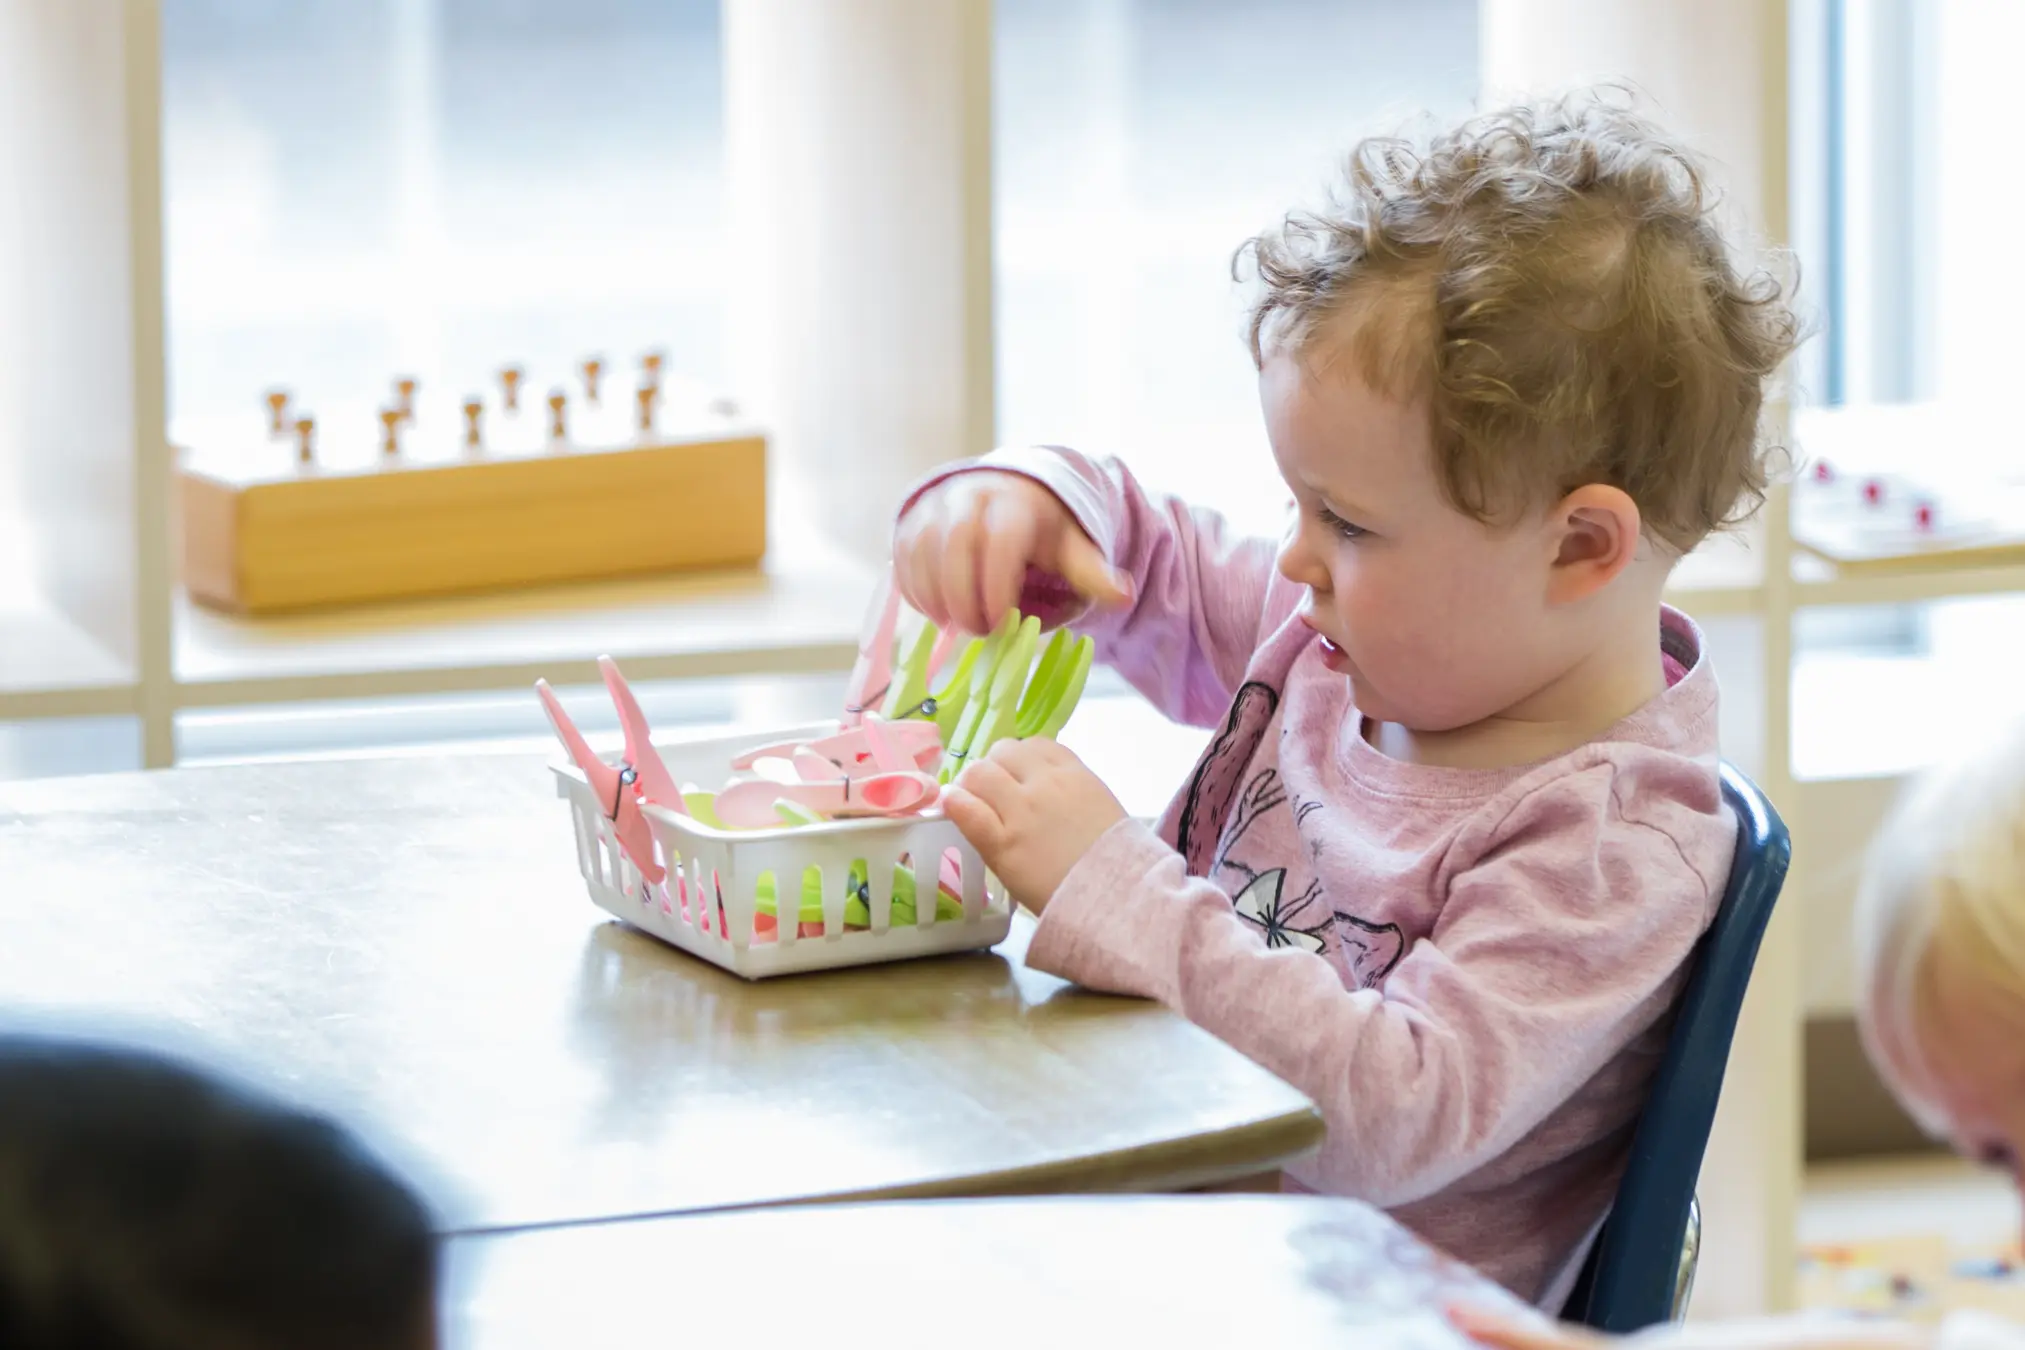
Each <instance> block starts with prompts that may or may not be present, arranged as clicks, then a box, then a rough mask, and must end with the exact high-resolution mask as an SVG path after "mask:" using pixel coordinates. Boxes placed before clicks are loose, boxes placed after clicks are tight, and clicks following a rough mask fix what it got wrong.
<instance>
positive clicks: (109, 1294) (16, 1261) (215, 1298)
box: [0, 1033, 438, 1350]
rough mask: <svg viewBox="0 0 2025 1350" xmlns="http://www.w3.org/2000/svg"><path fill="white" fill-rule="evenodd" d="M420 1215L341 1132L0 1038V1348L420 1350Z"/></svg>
mask: <svg viewBox="0 0 2025 1350" xmlns="http://www.w3.org/2000/svg"><path fill="white" fill-rule="evenodd" d="M437 1264H438V1251H437V1244H436V1239H435V1236H434V1234H433V1225H432V1223H431V1221H430V1215H429V1213H428V1211H427V1209H426V1208H425V1207H424V1205H423V1203H422V1202H421V1200H420V1199H419V1198H418V1197H417V1196H416V1195H415V1194H414V1192H412V1191H411V1190H410V1189H409V1188H408V1186H407V1185H406V1184H404V1183H403V1182H402V1181H401V1180H399V1179H398V1178H396V1177H395V1176H394V1175H393V1174H392V1173H391V1172H390V1171H389V1170H388V1169H387V1167H386V1166H384V1165H383V1164H382V1163H381V1162H379V1161H378V1160H377V1159H376V1158H374V1157H372V1156H371V1155H370V1154H368V1153H367V1152H366V1150H365V1148H364V1147H363V1145H362V1144H361V1143H360V1142H359V1141H358V1140H357V1139H355V1138H354V1137H353V1136H352V1134H351V1133H350V1132H348V1131H347V1130H345V1129H344V1128H342V1127H341V1126H339V1125H338V1124H336V1123H335V1122H333V1121H331V1120H328V1119H325V1118H323V1117H320V1116H317V1115H314V1114H310V1113H307V1112H304V1111H301V1110H297V1109H295V1108H292V1107H290V1106H287V1105H285V1104H283V1103H281V1102H278V1101H274V1100H271V1099H269V1098H267V1097H265V1096H263V1095H262V1094H260V1093H258V1092H256V1091H254V1090H253V1089H251V1088H250V1087H246V1086H242V1085H239V1084H235V1083H232V1082H229V1081H227V1080H226V1079H225V1078H224V1077H222V1076H221V1075H218V1074H216V1073H213V1072H211V1071H208V1070H205V1069H202V1068H198V1067H196V1066H195V1065H192V1064H188V1063H183V1062H178V1061H177V1060H176V1059H174V1058H172V1057H169V1056H166V1055H163V1054H159V1053H156V1052H153V1051H148V1050H140V1049H131V1048H125V1047H121V1046H116V1045H110V1044H103V1043H98V1042H93V1041H88V1040H76V1039H63V1038H59V1037H53V1036H42V1035H24V1034H14V1033H0V1346H6V1347H8V1348H9V1350H84V1348H85V1347H91V1350H129V1348H131V1350H185V1347H188V1348H189V1350H196V1347H199V1346H202V1347H205V1348H206V1350H269V1348H270V1347H273V1350H281V1347H292V1348H294V1350H364V1348H365V1347H368V1346H370V1347H395V1348H397V1350H408V1348H409V1347H415V1348H416V1350H420V1348H421V1347H425V1346H429V1345H433V1344H434V1340H435V1334H434V1323H435V1309H434V1305H435V1293H436V1277H437Z"/></svg>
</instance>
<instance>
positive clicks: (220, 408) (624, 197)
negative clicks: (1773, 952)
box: [0, 0, 2025, 778]
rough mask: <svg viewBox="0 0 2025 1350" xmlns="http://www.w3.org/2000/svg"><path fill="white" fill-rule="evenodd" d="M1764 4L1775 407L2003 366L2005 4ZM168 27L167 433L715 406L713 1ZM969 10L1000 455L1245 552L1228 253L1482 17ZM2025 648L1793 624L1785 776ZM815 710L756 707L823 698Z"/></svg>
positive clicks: (1858, 752)
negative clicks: (1782, 368) (1033, 455)
mask: <svg viewBox="0 0 2025 1350" xmlns="http://www.w3.org/2000/svg"><path fill="white" fill-rule="evenodd" d="M1792 12H1793V40H1792V58H1793V62H1794V66H1793V154H1792V178H1793V184H1794V196H1793V202H1792V219H1793V233H1794V242H1795V246H1796V248H1797V250H1798V253H1799V255H1800V262H1801V269H1802V275H1803V279H1804V291H1803V295H1804V296H1805V297H1806V299H1807V303H1808V307H1809V311H1810V314H1811V315H1812V317H1813V319H1814V321H1815V323H1816V326H1817V336H1816V338H1815V340H1814V341H1813V342H1812V343H1810V345H1809V347H1808V349H1807V350H1806V352H1805V353H1804V354H1803V358H1802V361H1801V363H1800V366H1799V371H1798V383H1797V390H1796V392H1797V397H1798V399H1799V401H1800V402H1801V403H1802V404H1803V405H1817V406H1818V405H1858V406H1860V405H1865V404H1871V403H1889V402H1895V401H1903V400H1907V399H1918V398H1927V397H1932V396H1935V395H1936V394H1941V393H1948V392H1951V391H1952V392H1954V393H1957V394H1959V393H1960V392H1961V391H1962V390H1964V389H1973V388H1975V387H1977V386H1978V382H1987V381H1989V380H1992V379H1999V378H2001V374H2000V372H2001V371H2002V370H2004V369H2007V368H2008V363H2009V357H2008V355H2007V353H2008V350H2009V348H2010V346H2011V342H2010V337H2009V332H2008V324H2007V323H2005V322H2004V321H2003V316H2004V315H2006V314H2008V313H2010V312H2014V310H2013V309H2011V308H2007V307H2006V306H2007V304H2008V303H2009V302H2008V301H2005V302H2003V303H1999V301H2003V297H2004V296H2006V295H2008V294H2009V290H2008V289H2006V288H2019V286H2020V283H2015V282H2011V281H2008V280H2005V279H2003V278H1997V279H1995V280H1993V279H1991V278H1989V277H1986V276H1983V275H1981V274H1980V273H1979V272H1977V271H1974V270H1971V269H1970V268H1969V267H1968V266H1967V265H1965V262H1964V260H1965V259H1973V258H1974V257H1976V256H1977V250H1979V249H1981V248H1983V247H1984V246H1985V245H1986V244H1987V240H1988V231H1989V230H1990V229H1991V228H1994V226H1993V225H1992V224H1991V222H1993V221H2001V220H2005V219H2009V218H2011V217H2010V215H2009V214H2008V196H2007V195H2006V194H2011V193H2015V192H2016V191H2017V189H2016V188H2015V187H2014V186H2012V185H2011V184H2010V183H2009V180H2008V178H2007V177H2006V176H2004V175H1990V174H1982V173H1977V172H1975V166H1976V165H1977V164H1979V163H1987V162H1989V157H1990V156H1991V155H1999V156H2001V154H2002V153H2004V152H2003V150H2002V147H2001V146H1999V145H1996V144H1994V143H1993V142H1992V140H1991V138H1992V137H1993V136H1999V135H2000V129H2001V127H2002V126H2003V125H2004V122H2003V118H2002V116H2001V110H1999V109H1996V108H1995V107H1993V106H1991V105H1992V100H1998V101H2001V94H2002V89H2003V88H2004V83H2003V80H2002V79H1998V78H1993V77H1992V72H1991V71H1990V70H1989V68H1988V67H1989V63H1990V62H1991V61H1993V60H1997V59H1998V58H1997V57H1994V56H1992V55H1991V53H1993V52H2003V51H2008V50H2013V49H2015V46H2016V39H2018V38H2021V37H2025V17H2020V14H2019V13H2018V12H2016V11H2015V9H2014V7H2005V6H1972V5H1949V6H1928V5H1923V4H1919V3H1915V2H1914V0H1879V3H1875V4H1867V5H1853V6H1852V5H1845V4H1844V3H1842V0H1795V3H1794V4H1793V6H1792ZM163 14H164V32H163V43H164V72H163V81H164V82H163V95H164V103H165V107H164V140H165V144H164V151H165V159H164V170H165V181H164V195H165V208H166V230H167V238H166V263H167V306H168V311H167V315H168V338H169V400H170V409H171V416H172V423H173V424H178V425H187V424H190V423H192V422H197V421H202V420H204V419H210V418H215V417H218V416H220V415H224V414H238V415H249V414H250V413H252V412H253V411H254V410H255V409H257V408H258V406H259V400H260V398H261V396H262V394H263V393H264V392H265V391H266V390H267V389H268V388H270V387H272V386H277V385H279V386H286V387H288V388H290V389H292V390H294V391H295V392H296V394H297V396H298V397H299V398H300V399H301V400H302V401H303V402H304V403H305V404H307V405H311V406H332V405H337V404H353V403H358V404H363V403H366V402H368V401H371V400H377V399H379V398H381V397H383V396H384V393H385V390H386V388H387V384H388V381H389V380H390V379H391V378H392V377H393V376H395V375H396V374H406V375H412V376H415V377H418V378H419V379H420V380H421V382H422V384H423V387H424V388H425V389H428V390H434V391H440V392H443V393H445V394H456V395H461V394H462V393H464V392H466V391H469V392H484V391H490V390H492V389H494V388H496V385H495V383H494V381H495V379H496V372H497V371H498V369H499V367H501V366H502V365H505V364H508V363H513V364H519V365H523V366H525V367H527V368H528V370H529V380H530V383H531V385H534V386H536V387H541V386H544V385H547V384H551V383H558V382H560V381H561V380H563V379H564V378H566V377H567V376H568V374H569V373H570V371H571V370H572V369H573V368H574V366H575V364H576V363H577V362H578V361H580V360H581V359H583V358H585V357H588V356H592V355H597V356H602V357H604V358H605V359H606V360H607V362H608V363H611V364H613V365H615V366H624V365H627V364H629V363H631V362H633V361H636V360H637V359H638V358H639V356H640V355H641V354H642V353H644V352H645V351H647V350H649V349H656V350H661V351H665V352H666V353H667V355H668V360H669V364H670V367H671V369H673V370H674V371H676V372H677V373H678V374H679V375H682V376H684V377H688V378H693V379H695V380H697V381H699V382H701V383H703V384H705V385H707V386H710V387H713V388H722V387H723V386H724V384H725V381H726V380H727V379H728V362H727V360H726V356H725V351H726V331H725V330H726V314H727V307H728V306H731V305H735V304H737V303H738V301H739V293H740V292H739V288H740V281H741V279H740V278H739V277H738V276H737V275H735V274H733V273H731V272H729V271H728V269H727V268H726V266H725V265H724V264H723V259H724V257H725V256H726V250H725V239H724V234H723V231H724V229H725V211H724V194H725V183H724V164H723V122H724V118H723V109H722V96H723V89H722V83H721V59H720V55H721V51H720V49H721V38H722V25H721V21H720V16H719V10H718V6H717V4H716V3H715V0H320V2H317V3H311V2H309V0H303V2H302V3H291V4H287V5H271V4H255V3H246V2H245V0H165V3H164V7H163ZM995 15H996V17H995V24H996V31H995V35H994V43H995V57H994V61H995V67H994V80H995V115H996V131H995V146H994V150H995V166H994V226H995V241H994V243H995V259H996V261H995V275H996V298H995V304H996V324H997V354H996V359H997V370H998V398H997V410H998V432H999V437H1000V439H1001V440H1004V441H1037V440H1044V441H1055V442H1066V443H1070V444H1074V445H1078V446H1082V447H1086V448H1089V449H1093V450H1097V451H1100V452H1106V453H1118V454H1122V455H1125V456H1127V457H1128V458H1130V459H1131V461H1132V462H1133V463H1134V465H1135V467H1137V468H1138V469H1140V470H1141V472H1142V473H1143V475H1144V476H1145V477H1146V478H1147V479H1149V480H1150V481H1151V482H1153V483H1154V484H1155V485H1157V486H1160V487H1164V488H1168V489H1172V490H1174V491H1177V492H1180V493H1183V494H1184V495H1187V496H1190V497H1193V498H1197V499H1202V500H1211V501H1214V502H1215V503H1217V504H1218V505H1219V506H1220V507H1221V508H1222V509H1224V510H1225V511H1226V512H1227V513H1228V514H1229V515H1230V516H1231V517H1232V518H1233V519H1234V520H1235V521H1236V522H1237V523H1238V524H1239V525H1240V526H1243V527H1246V528H1250V529H1257V530H1269V529H1271V528H1273V527H1274V526H1275V524H1276V521H1277V515H1278V512H1279V510H1280V507H1281V503H1282V501H1283V497H1284V494H1283V492H1282V491H1281V489H1280V486H1279V484H1278V482H1277V480H1276V479H1275V477H1274V476H1273V474H1272V472H1271V468H1270V464H1269V461H1268V458H1267V455H1266V447H1265V440H1264V434H1263V430H1262V428H1261V426H1260V422H1259V417H1258V412H1257V407H1256V400H1255V393H1254V388H1253V374H1252V370H1251V367H1250V364H1249V361H1248V359H1247V357H1246V355H1245V351H1244V347H1243V344H1242V341H1241V338H1240V325H1241V317H1242V301H1243V294H1242V291H1241V290H1240V288H1239V287H1237V286H1236V285H1235V284H1234V283H1233V281H1232V279H1231V275H1230V263H1231V258H1232V254H1233V252H1234V251H1235V250H1236V248H1237V247H1238V245H1239V244H1240V243H1242V242H1243V240H1244V239H1245V238H1247V237H1248V236H1249V235H1251V234H1253V233H1254V232H1256V231H1258V230H1259V229H1261V228H1264V227H1267V226H1269V225H1271V224H1272V223H1273V222H1274V221H1275V220H1276V219H1277V218H1279V216H1280V215H1281V214H1282V213H1283V212H1284V211H1285V210H1286V209H1287V208H1288V207H1289V206H1293V205H1297V204H1303V203H1313V202H1316V201H1318V200H1319V199H1320V197H1321V195H1322V194H1323V193H1324V192H1325V191H1326V190H1327V187H1328V184H1329V182H1330V179H1331V176H1332V174H1333V172H1334V171H1335V169H1336V166H1337V165H1338V163H1339V161H1340V158H1341V156H1342V153H1343V151H1344V150H1345V148H1346V147H1347V146H1348V145H1349V144H1350V143H1351V142H1352V141H1353V140H1354V139H1355V138H1356V137H1357V136H1359V135H1361V134H1364V133H1366V132H1369V131H1373V130H1378V129H1383V128H1386V127H1389V126H1393V125H1397V124H1399V123H1400V122H1402V121H1404V120H1406V119H1409V118H1411V117H1413V116H1414V115H1416V114H1419V115H1422V116H1429V117H1433V118H1436V119H1442V118H1449V117H1453V116H1454V115H1456V114H1458V113H1460V112H1462V111H1464V110H1466V109H1467V108H1469V107H1470V106H1471V104H1472V101H1473V99H1474V97H1475V91H1476V89H1477V86H1478V81H1479V74H1480V72H1479V62H1478V54H1477V22H1478V14H1477V7H1476V5H1475V3H1473V0H1419V2H1418V3H1414V4H1410V5H1409V4H1399V3H1394V0H1248V3H1245V4H1243V5H1236V4H1229V3H1222V2H1221V0H1001V3H999V4H998V5H997V6H996V10H995ZM1943 15H1944V16H1945V21H1944V22H1943V21H1942V18H1941V17H1937V16H1943ZM2013 30H2019V31H2013ZM1992 287H1995V292H1992ZM2017 299H2019V300H2020V301H2021V302H2025V295H2021V296H2019V297H2017ZM725 392H729V393H733V394H735V393H736V392H737V391H736V390H729V389H726V390H725ZM1970 449H1972V450H1977V449H1979V450H1980V452H1981V453H1983V454H1985V455H1988V456H1995V457H1998V458H2001V457H2002V456H2004V455H2006V454H2013V455H2017V456H2018V457H2019V458H2020V459H2021V460H2025V452H2021V451H2020V450H2019V449H2018V448H2017V447H2015V446H2011V445H2008V444H1999V443H1994V442H1993V443H1990V444H1988V445H1983V446H1980V447H1970ZM1931 450H1932V447H1930V446H1907V447H1905V449H1904V451H1903V453H1904V454H1905V455H1906V456H1907V457H1908V459H1909V460H1911V459H1916V458H1917V457H1919V456H1922V455H1925V454H1928V453H1930V451H1931ZM11 509H17V508H12V507H10V505H9V502H8V500H7V499H5V498H0V516H4V515H5V514H6V513H7V512H8V511H9V510H11ZM10 536H12V537H13V542H10V543H7V544H4V545H0V548H12V547H13V543H16V542H18V536H19V532H18V531H11V530H4V529H0V540H9V538H10ZM10 561H11V562H12V564H13V565H5V564H8V563H9V562H10ZM34 586H35V578H34V576H33V574H32V568H31V566H30V565H29V564H28V562H27V560H25V559H11V558H10V557H0V588H5V590H4V592H0V609H4V608H5V607H6V606H8V605H19V604H23V603H28V602H30V601H31V600H32V597H33V592H34ZM2020 631H2025V610H2021V608H2020V606H2019V604H2018V602H2016V601H2015V600H2013V599H2011V598H2009V597H1994V598H1985V599H1973V600H1955V601H1944V602H1936V603H1927V604H1922V605H1917V606H1914V605H1907V606H1897V607H1889V608H1877V607H1871V608H1866V609H1862V610H1833V609H1824V610H1810V611H1808V612H1805V613H1803V614H1802V615H1801V616H1800V617H1799V620H1798V624H1797V633H1798V638H1799V642H1798V660H1797V662H1796V666H1795V681H1796V684H1795V690H1796V716H1797V719H1798V720H1797V725H1796V732H1795V743H1794V766H1795V768H1796V771H1797V772H1798V773H1799V775H1800V776H1801V777H1803V778H1809V777H1836V776H1845V775H1852V774H1876V773H1885V772H1895V771H1898V770H1900V769H1903V768H1906V767H1909V766H1910V765H1912V764H1914V763H1917V762H1919V761H1920V760H1921V759H1922V758H1923V757H1924V756H1925V755H1927V754H1930V753H1932V749H1933V748H1934V747H1935V746H1937V745H1944V744H1946V743H1947V742H1948V740H1949V739H1950V738H1951V737H1952V738H1955V739H1961V738H1964V737H1968V736H1972V735H1974V734H1975V732H1976V728H1977V726H1978V725H1979V723H1980V720H1981V714H1980V713H1978V712H1976V711H1974V710H1977V709H1979V708H1981V707H1982V706H1984V705H1983V704H1981V703H1980V702H1979V700H1981V699H1983V698H1985V697H1986V696H1994V697H1998V698H2000V699H2014V700H2015V695H2013V694H2011V693H2010V692H2009V691H2008V690H2007V689H2003V688H2001V687H1997V686H2002V685H2003V683H2004V681H2003V680H2002V679H2001V678H2000V676H1999V674H1998V672H2001V671H2003V670H2005V669H2009V668H2014V667H2015V662H2016V659H2017V653H2016V652H2015V651H2014V650H2013V648H2012V646H2011V645H2008V644H2012V643H2013V642H2014V639H2013V637H2012V635H2013V634H2015V633H2018V632H2020ZM776 683H777V684H778V683H779V682H776ZM834 683H835V681H834V680H833V679H828V678H818V679H812V680H806V681H801V682H798V683H797V682H792V681H790V682H786V685H783V686H782V687H787V686H789V685H791V686H793V687H794V688H797V689H801V690H802V691H803V692H801V693H797V694H794V695H792V696H791V697H790V696H789V695H784V694H778V693H777V694H776V695H769V697H790V701H791V702H793V703H794V704H795V706H797V707H799V706H801V704H802V703H803V702H807V703H809V705H810V706H820V705H821V703H822V702H823V700H824V699H825V698H826V697H827V696H828V693H827V691H828V690H830V689H831V688H832V686H833V685H834ZM709 688H710V689H716V692H708V690H707V689H706V687H705V686H703V685H693V686H689V687H686V688H683V689H673V688H671V689H665V690H660V691H658V692H657V694H656V697H658V698H661V699H663V700H664V715H666V716H671V717H674V716H688V715H693V716H696V717H699V718H708V717H712V716H717V715H720V714H721V713H722V712H723V711H724V709H726V708H727V707H733V706H737V705H738V702H739V700H740V699H746V700H747V701H748V702H749V701H750V700H751V698H753V697H756V696H755V695H752V694H751V693H750V692H749V689H748V690H747V692H744V693H741V692H739V690H740V688H744V686H738V685H737V684H736V682H733V683H729V684H726V685H724V686H723V687H722V688H718V687H717V686H710V687H709ZM1732 694H1733V697H1738V698H1749V697H1752V691H1750V690H1748V689H1734V690H1733V691H1732ZM524 702H525V700H523V699H518V698H517V697H515V698H493V697H490V696H461V695H460V696H444V697H437V698H432V699H427V700H420V701H389V700H377V701H367V702H361V703H353V704H345V703H337V702H328V701H319V702H317V703H315V704H313V705H299V706H297V705H289V706H279V707H265V708H260V709H257V710H239V709H230V708H225V709H218V710H208V711H203V712H190V713H186V714H184V715H183V716H182V718H181V722H180V726H181V734H182V741H183V754H184V756H185V757H186V758H196V759H203V758H206V757H210V756H214V755H224V756H239V755H245V754H253V753H275V754H279V753H287V752H290V751H291V750H302V749H314V748H318V747H325V746H341V745H356V744H406V743H414V742H418V741H427V740H431V739H435V738H439V737H441V738H450V739H456V740H460V741H470V740H485V739H488V738H489V739H494V740H496V739H498V738H501V737H523V736H530V735H534V734H537V733H538V730H539V728H538V727H536V726H532V725H530V724H529V722H528V719H527V709H526V708H525V707H523V706H521V705H522V704H523V703H524ZM769 706H772V705H769ZM1906 707H1921V708H1924V709H1926V710H1928V714H1929V715H1928V716H1927V717H1926V718H1925V719H1924V726H1923V734H1922V735H1918V736H1915V735H1911V734H1907V733H1892V732H1890V731H1889V730H1884V731H1878V730H1875V728H1876V727H1877V726H1878V724H1879V722H1880V721H1889V719H1888V718H1885V717H1883V710H1889V709H1894V708H1906ZM682 709H689V710H691V711H690V712H689V713H684V712H682V711H681V710H682ZM133 728H134V722H133V720H132V719H130V718H124V717H115V718H103V719H55V720H51V721H44V722H36V723H21V724H15V725H13V726H11V727H8V726H0V772H10V773H27V772H49V771H56V770H68V769H77V768H115V767H127V766H131V765H133V764H135V763H137V762H138V760H137V754H138V752H137V749H136V740H135V732H134V729H133ZM1852 728H1859V729H1861V728H1871V729H1872V730H1869V731H1853V730H1852Z"/></svg>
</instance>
